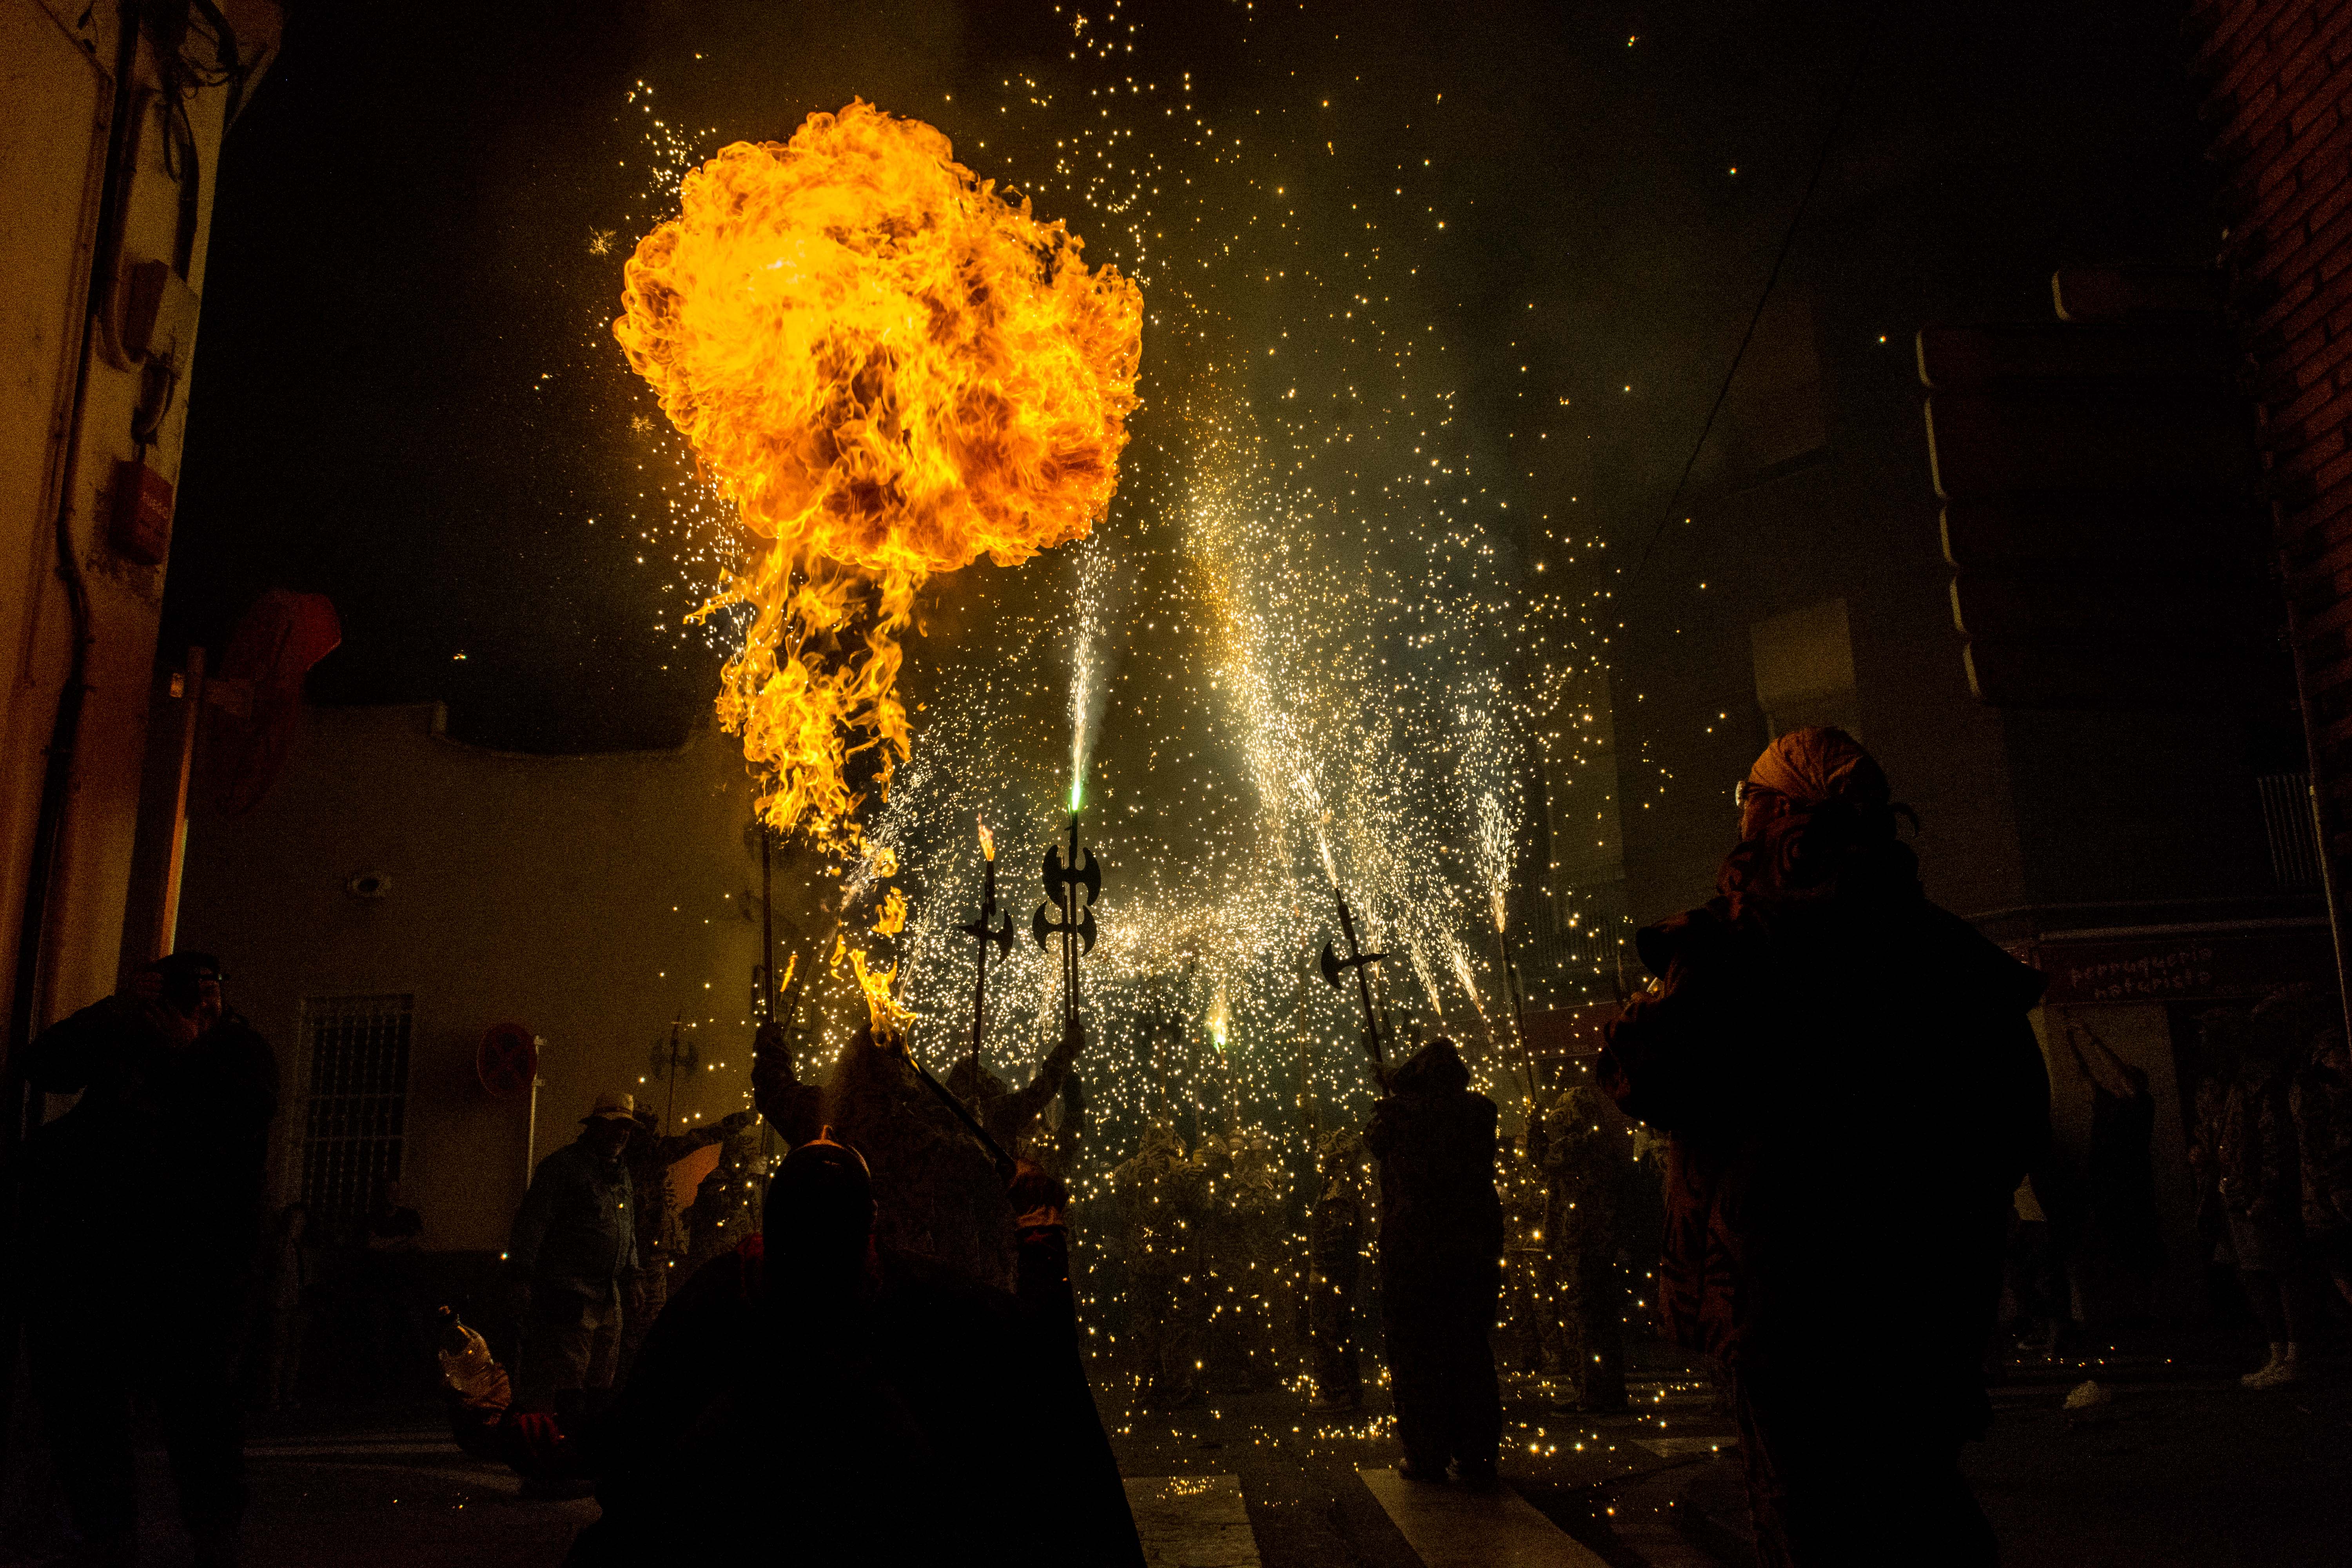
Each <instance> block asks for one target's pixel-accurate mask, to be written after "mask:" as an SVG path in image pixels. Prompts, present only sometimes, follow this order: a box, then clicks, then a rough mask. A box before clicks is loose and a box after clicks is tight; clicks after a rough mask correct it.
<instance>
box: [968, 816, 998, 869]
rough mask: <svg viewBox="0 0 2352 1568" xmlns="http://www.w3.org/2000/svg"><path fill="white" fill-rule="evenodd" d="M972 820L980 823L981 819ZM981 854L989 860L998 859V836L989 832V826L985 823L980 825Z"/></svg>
mask: <svg viewBox="0 0 2352 1568" xmlns="http://www.w3.org/2000/svg"><path fill="white" fill-rule="evenodd" d="M972 820H974V821H975V822H978V821H979V820H980V819H979V818H977V817H974V818H973V819H972ZM980 852H981V854H982V856H984V857H985V858H988V859H991V860H993V859H995V858H996V835H995V834H993V833H991V832H990V831H989V830H988V824H987V823H985V822H981V824H980Z"/></svg>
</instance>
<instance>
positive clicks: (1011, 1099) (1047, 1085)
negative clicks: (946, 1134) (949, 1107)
mask: <svg viewBox="0 0 2352 1568" xmlns="http://www.w3.org/2000/svg"><path fill="white" fill-rule="evenodd" d="M1086 1039H1087V1036H1086V1029H1085V1027H1084V1026H1082V1025H1080V1024H1079V1023H1078V1021H1077V1020H1076V1019H1075V1018H1073V1019H1071V1020H1070V1024H1069V1027H1068V1028H1067V1029H1066V1030H1064V1031H1063V1034H1062V1043H1061V1044H1060V1045H1058V1046H1055V1047H1054V1049H1053V1053H1052V1054H1051V1055H1050V1056H1048V1057H1046V1058H1045V1062H1044V1064H1043V1065H1041V1066H1040V1067H1039V1068H1037V1076H1036V1077H1034V1078H1033V1079H1030V1080H1029V1081H1028V1082H1027V1083H1025V1084H1024V1085H1022V1086H1021V1087H1020V1088H1019V1089H1015V1090H1013V1092H1012V1093H1011V1094H1008V1095H1006V1096H1005V1097H1004V1098H1003V1100H1000V1101H998V1106H999V1107H1000V1109H999V1110H997V1111H996V1113H995V1114H993V1115H992V1116H990V1117H989V1119H988V1120H989V1123H990V1126H989V1129H988V1131H989V1136H991V1137H992V1138H994V1139H995V1140H996V1141H997V1142H1000V1143H1009V1142H1012V1141H1013V1140H1014V1139H1016V1138H1018V1137H1020V1136H1021V1134H1022V1133H1023V1132H1024V1131H1028V1127H1029V1124H1030V1123H1031V1122H1032V1121H1036V1120H1037V1117H1038V1115H1039V1113H1041V1112H1042V1111H1044V1110H1045V1107H1046V1106H1047V1105H1048V1104H1050V1103H1051V1102H1052V1101H1053V1099H1054V1097H1055V1095H1057V1094H1059V1093H1061V1092H1062V1086H1063V1085H1064V1084H1066V1083H1067V1082H1068V1081H1069V1079H1070V1068H1072V1067H1073V1066H1075V1065H1076V1062H1077V1059H1078V1049H1079V1047H1082V1046H1084V1045H1085V1044H1086Z"/></svg>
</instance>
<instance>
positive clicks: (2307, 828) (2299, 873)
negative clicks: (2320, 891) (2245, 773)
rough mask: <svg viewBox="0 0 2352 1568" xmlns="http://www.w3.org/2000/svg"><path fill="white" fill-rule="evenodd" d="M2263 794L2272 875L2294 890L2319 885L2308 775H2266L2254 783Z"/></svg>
mask: <svg viewBox="0 0 2352 1568" xmlns="http://www.w3.org/2000/svg"><path fill="white" fill-rule="evenodd" d="M2254 784H2255V785H2256V786H2257V787H2258V788H2259V789H2260V790H2261V791H2262V796H2263V827H2264V829H2265V830H2267V831H2268V833H2269V835H2270V841H2271V874H2272V875H2273V877H2275V878H2277V879H2278V885H2279V886H2280V887H2282V888H2284V889H2291V890H2294V891H2298V892H2300V891H2305V890H2307V889H2315V888H2316V887H2318V886H2319V830H2318V828H2317V826H2315V824H2314V823H2313V822H2312V819H2311V775H2310V774H2309V773H2265V774H2263V776H2261V777H2259V778H2257V779H2255V780H2254Z"/></svg>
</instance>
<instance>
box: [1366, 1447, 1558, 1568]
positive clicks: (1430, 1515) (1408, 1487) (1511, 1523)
mask: <svg viewBox="0 0 2352 1568" xmlns="http://www.w3.org/2000/svg"><path fill="white" fill-rule="evenodd" d="M1356 1473H1357V1474H1358V1475H1360V1476H1361V1477H1362V1478H1363V1479H1364V1486H1365V1487H1366V1489H1369V1490H1370V1492H1371V1494H1372V1496H1373V1497H1375V1498H1376V1499H1378V1500H1380V1505H1381V1508H1383V1509H1384V1510H1387V1511H1388V1516H1389V1518H1390V1519H1391V1520H1392V1521H1395V1524H1396V1527H1397V1530H1398V1531H1400V1532H1401V1533H1402V1535H1403V1536H1404V1539H1405V1542H1406V1544H1407V1545H1409V1546H1411V1547H1412V1549H1413V1552H1415V1554H1417V1555H1418V1556H1419V1557H1420V1558H1421V1561H1422V1563H1423V1564H1424V1568H1602V1563H1603V1560H1602V1559H1601V1557H1600V1556H1599V1555H1598V1554H1597V1553H1595V1552H1592V1551H1591V1550H1590V1549H1589V1548H1587V1547H1586V1546H1585V1545H1584V1544H1583V1543H1582V1542H1579V1541H1577V1540H1576V1538H1575V1537H1573V1536H1571V1535H1569V1534H1568V1533H1567V1532H1566V1531H1562V1530H1561V1529H1560V1528H1559V1526H1558V1525H1556V1524H1554V1523H1553V1522H1552V1521H1549V1520H1548V1519H1546V1518H1545V1517H1544V1516H1543V1515H1542V1514H1540V1513H1538V1512H1537V1511H1536V1510H1535V1506H1534V1505H1533V1504H1531V1503H1529V1502H1528V1500H1527V1499H1525V1498H1523V1497H1521V1496H1520V1495H1519V1494H1518V1493H1517V1492H1515V1491H1513V1490H1511V1489H1510V1488H1508V1487H1502V1486H1498V1487H1496V1488H1495V1489H1493V1490H1491V1491H1471V1490H1469V1489H1466V1488H1464V1487H1457V1486H1451V1485H1436V1484H1433V1483H1431V1482H1427V1481H1409V1480H1406V1479H1404V1478H1403V1477H1402V1476H1400V1475H1398V1474H1397V1473H1396V1471H1394V1470H1392V1469H1387V1468H1382V1469H1362V1470H1358V1471H1357V1472H1356Z"/></svg>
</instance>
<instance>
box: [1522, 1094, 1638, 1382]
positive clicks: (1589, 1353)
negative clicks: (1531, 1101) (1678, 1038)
mask: <svg viewBox="0 0 2352 1568" xmlns="http://www.w3.org/2000/svg"><path fill="white" fill-rule="evenodd" d="M1626 1132H1627V1129H1626V1127H1625V1124H1624V1122H1623V1121H1622V1118H1620V1117H1619V1115H1618V1113H1617V1108H1616V1107H1615V1106H1613V1105H1611V1104H1610V1103H1609V1101H1608V1100H1606V1099H1604V1098H1603V1097H1602V1096H1601V1094H1600V1092H1599V1091H1597V1090H1595V1089H1589V1088H1587V1087H1585V1086H1584V1085H1583V1084H1571V1085H1570V1086H1569V1087H1568V1088H1567V1089H1563V1090H1561V1091H1560V1094H1559V1098H1558V1099H1557V1100H1554V1101H1553V1102H1552V1103H1551V1106H1550V1107H1549V1109H1548V1110H1546V1111H1545V1112H1544V1114H1543V1116H1542V1119H1541V1120H1540V1121H1539V1122H1538V1126H1537V1128H1536V1129H1535V1130H1534V1131H1533V1133H1532V1135H1531V1138H1532V1142H1533V1144H1534V1147H1535V1152H1536V1160H1537V1163H1538V1165H1539V1166H1540V1168H1541V1170H1542V1172H1543V1177H1544V1219H1543V1234H1544V1263H1545V1273H1546V1276H1547V1285H1548V1287H1549V1289H1548V1292H1547V1300H1546V1304H1545V1321H1544V1328H1545V1331H1546V1332H1545V1338H1546V1340H1547V1342H1548V1349H1549V1354H1548V1356H1547V1358H1546V1359H1547V1362H1548V1363H1549V1365H1548V1368H1547V1370H1549V1371H1551V1372H1553V1373H1556V1374H1557V1375H1558V1376H1559V1377H1560V1378H1561V1379H1563V1380H1564V1381H1565V1382H1566V1383H1567V1384H1568V1385H1569V1390H1568V1391H1569V1393H1570V1396H1571V1398H1572V1400H1573V1402H1574V1405H1575V1407H1576V1408H1577V1409H1579V1410H1587V1411H1592V1412H1595V1413H1599V1414H1609V1413H1614V1412H1618V1411H1622V1410H1623V1409H1624V1408H1625V1286H1624V1281H1623V1279H1622V1276H1621V1275H1620V1274H1619V1272H1618V1268H1617V1196H1618V1193H1619V1192H1620V1190H1621V1189H1622V1186H1623V1184H1624V1182H1625V1171H1626V1166H1627V1165H1628V1164H1630V1163H1631V1162H1632V1148H1631V1145H1632V1143H1633V1139H1631V1138H1630V1137H1628V1136H1627V1135H1626Z"/></svg>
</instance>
